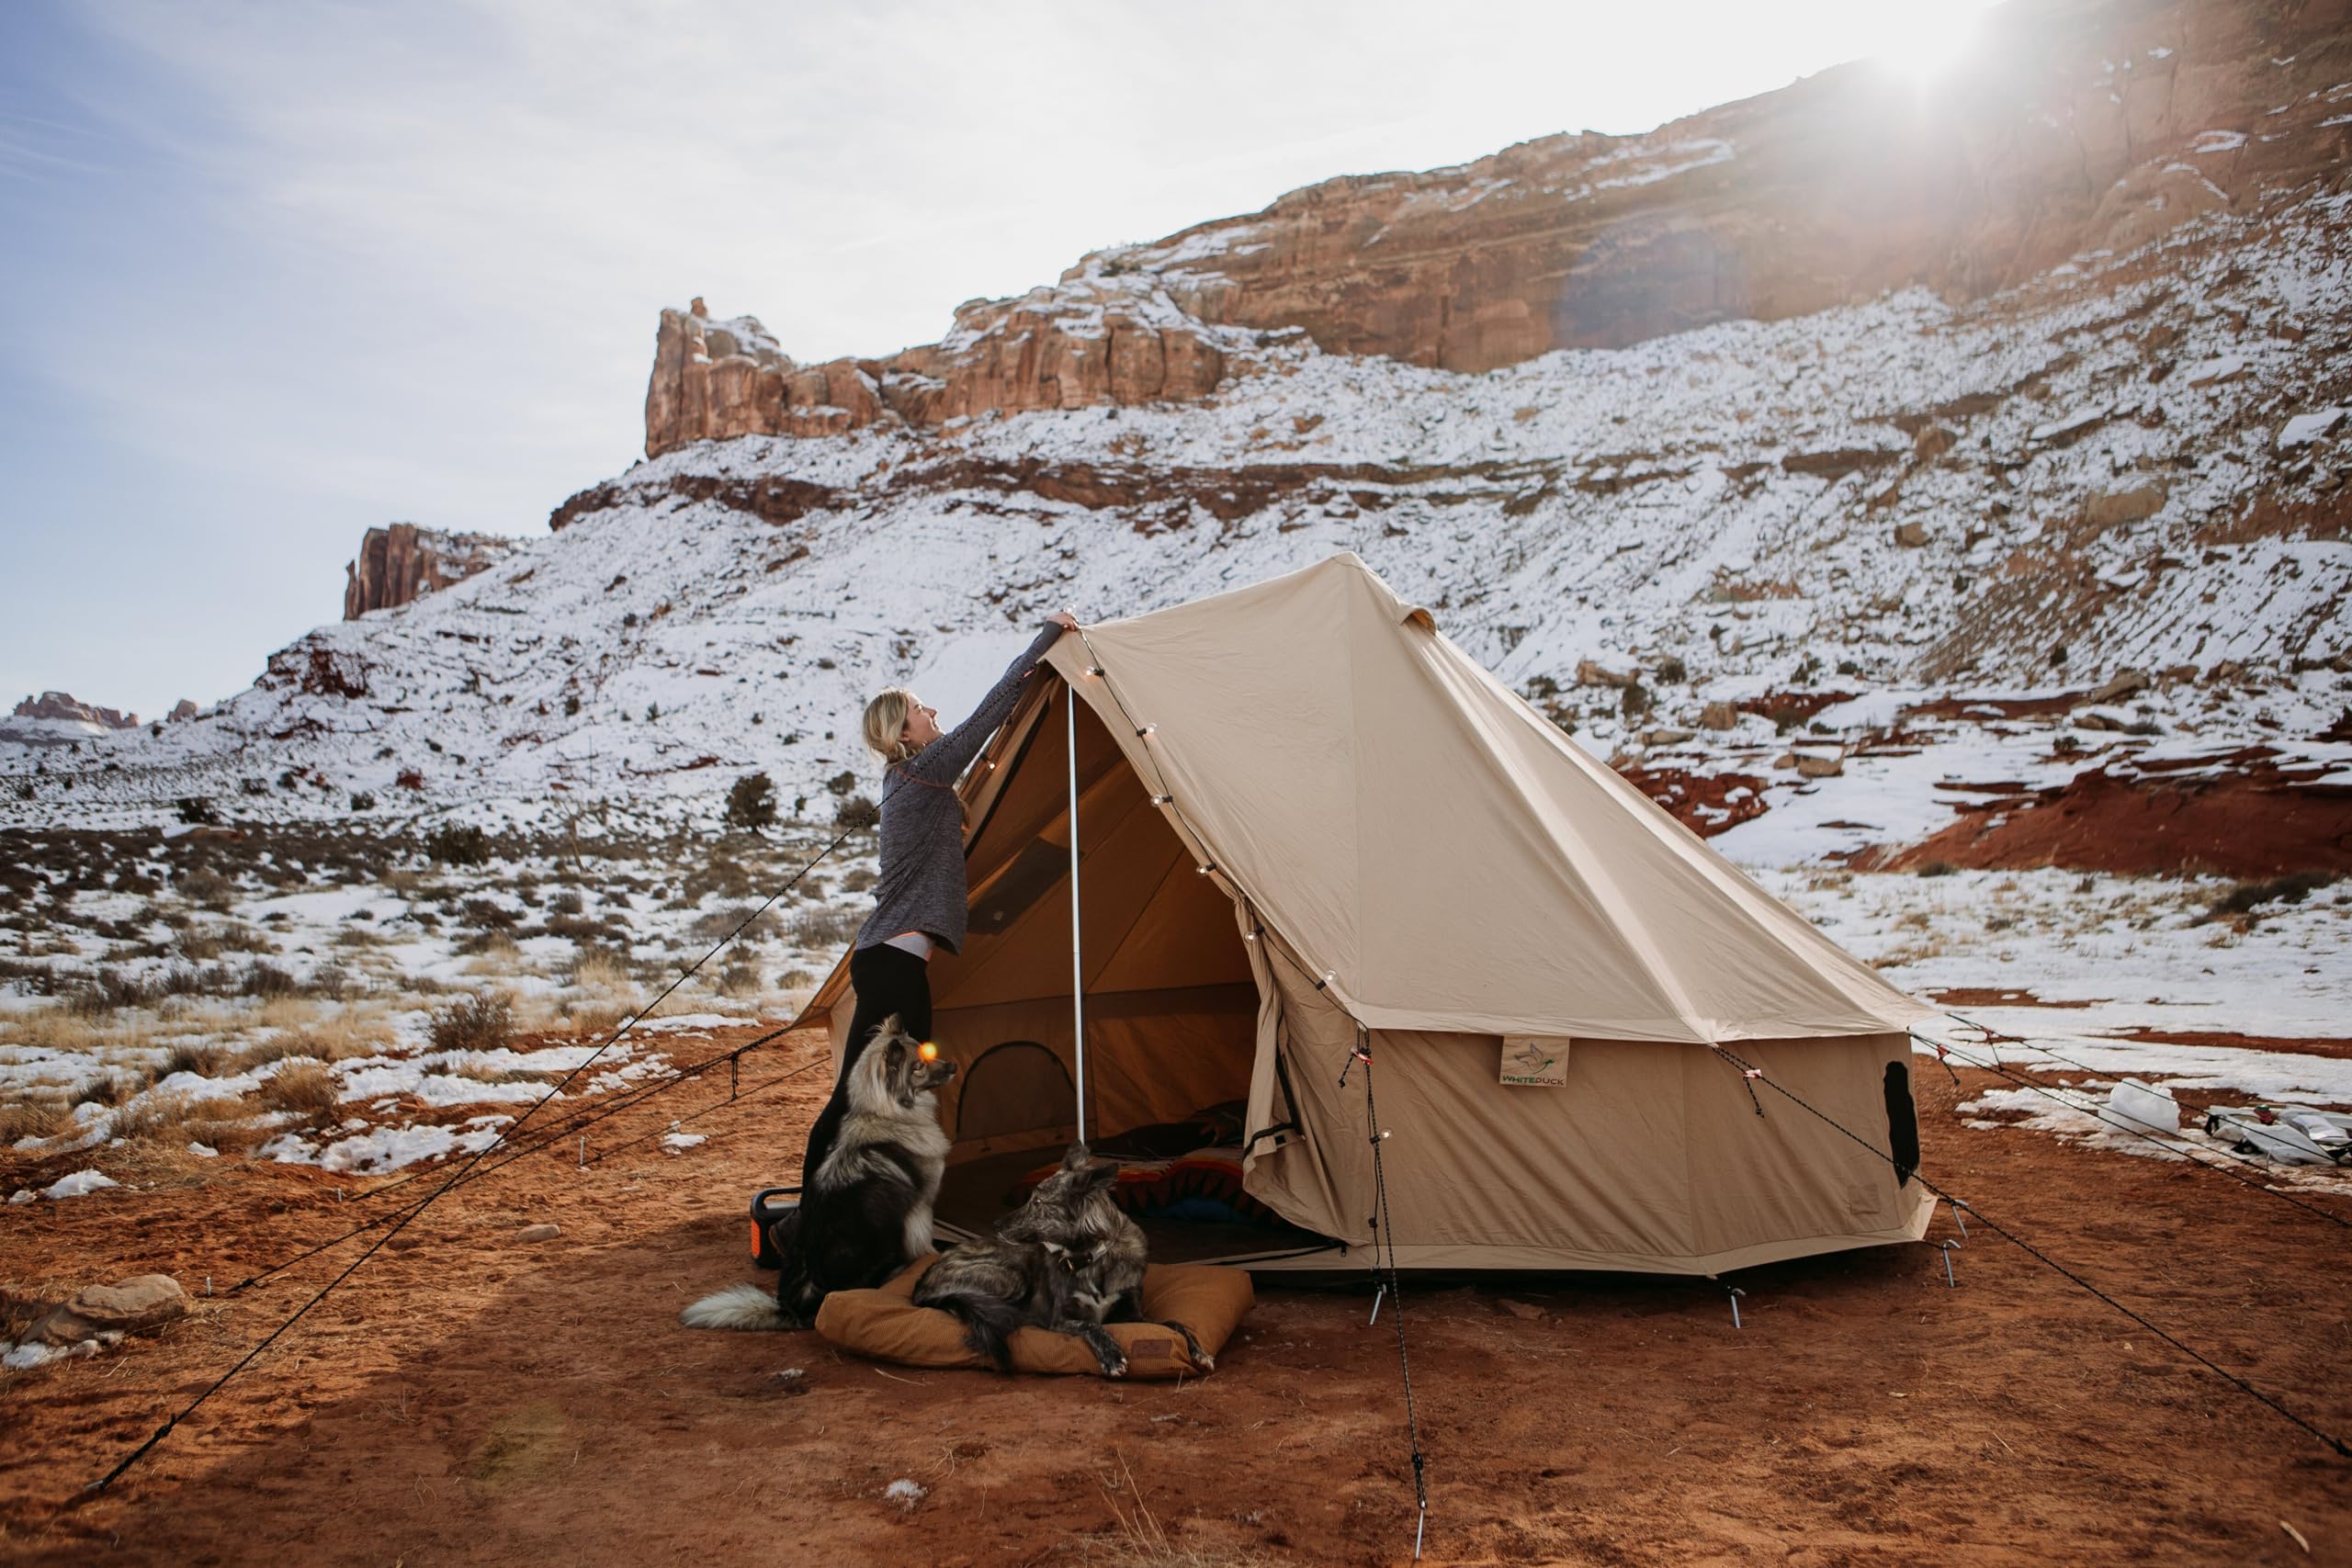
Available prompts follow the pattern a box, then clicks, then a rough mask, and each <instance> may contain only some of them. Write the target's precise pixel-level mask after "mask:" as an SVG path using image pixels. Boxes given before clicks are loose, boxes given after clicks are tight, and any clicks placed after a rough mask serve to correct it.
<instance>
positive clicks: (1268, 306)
mask: <svg viewBox="0 0 2352 1568" xmlns="http://www.w3.org/2000/svg"><path fill="white" fill-rule="evenodd" d="M2347 19H2352V0H2317V3H2313V4H2305V5H2291V4H2288V3H2286V0H2261V3H2249V4H2236V3H2223V0H2174V3H2171V4H2142V5H2129V6H2118V5H2091V4H2082V3H2072V4H2069V3H2064V0H2055V3H2052V4H2048V5H2041V6H2022V5H2018V6H2004V7H2001V8H2000V9H1999V10H1997V11H1996V12H1994V13H1992V14H1991V15H1990V16H1989V17H1987V19H1986V21H1985V26H1984V33H1985V36H1984V37H1983V38H1981V39H1979V40H1978V43H1977V46H1976V48H1975V49H1974V51H1973V62H1972V63H1970V64H1967V65H1964V66H1962V67H1961V68H1959V69H1957V70H1956V71H1955V72H1953V73H1951V74H1950V75H1948V76H1947V77H1946V78H1945V79H1943V80H1941V81H1940V82H1938V83H1936V84H1934V85H1930V86H1927V87H1922V86H1919V85H1916V84H1914V83H1913V82H1911V81H1910V80H1908V79H1907V78H1905V77H1903V76H1901V75H1900V74H1899V73H1894V72H1891V71H1888V70H1886V69H1884V68H1883V67H1880V66H1878V65H1875V64H1873V63H1871V62H1860V63H1857V64H1852V65H1847V66H1841V67H1838V68H1837V69H1835V70H1830V71H1826V72H1823V73H1820V74H1818V75H1816V76H1813V77H1809V78H1807V79H1805V80H1804V81H1802V82H1799V83H1797V84H1795V85H1792V86H1790V87H1787V88H1783V89H1781V90H1780V91H1778V92H1773V93H1767V94H1763V95H1761V96H1758V97H1754V98H1750V99H1747V100H1745V101H1744V102H1740V103H1735V104H1729V105H1724V106H1723V107H1718V108H1713V109H1710V110H1707V111H1706V112H1704V113H1702V114H1698V115H1693V116H1691V117H1690V118H1686V119H1682V120H1678V121H1676V122H1674V123H1673V124H1670V125H1667V126H1664V127H1661V128H1660V129H1659V130H1656V131H1653V132H1651V133H1649V134H1647V135H1643V136H1605V135H1601V134H1600V133H1598V132H1593V131H1586V132H1582V133H1580V134H1568V135H1559V136H1552V137H1546V138H1544V139H1541V140H1539V141H1530V142H1526V143H1523V144H1521V145H1520V146H1517V147H1512V148H1509V149H1506V150H1505V151H1503V152H1498V153H1496V154H1494V155H1493V156H1491V157H1487V158H1482V159H1479V160H1478V161H1476V163H1472V164H1461V165H1458V166H1455V167H1453V168H1445V169H1437V170H1432V171H1430V172H1428V173H1425V174H1384V175H1351V176H1348V177H1344V178H1340V179H1335V180H1329V181H1327V182H1325V183H1323V184H1321V185H1317V186H1309V187H1307V188H1306V189H1304V190H1298V191H1294V192H1292V193H1291V194H1289V195H1287V196H1284V197H1281V198H1280V199H1279V200H1277V201H1275V202H1274V203H1273V205H1272V206H1271V207H1269V208H1267V209H1265V210H1263V211H1261V212H1258V213H1254V214H1251V215H1249V216H1246V217H1240V218H1231V219H1225V220H1218V221H1216V222H1213V223H1206V224H1203V225H1201V226H1199V227H1197V228H1193V229H1189V230H1186V231H1182V233H1179V234H1175V235H1172V236H1170V238H1168V239H1165V240H1161V241H1159V242H1157V243H1152V244H1147V245H1138V246H1132V247H1126V248H1123V249H1118V250H1111V251H1104V252H1100V253H1097V254H1092V255H1089V256H1087V257H1086V258H1084V259H1083V260H1082V261H1080V263H1079V265H1077V266H1075V267H1073V268H1071V269H1070V270H1069V272H1067V273H1065V274H1064V275H1063V276H1062V279H1061V281H1060V282H1059V283H1058V284H1057V285H1055V286H1053V287H1051V288H1039V289H1035V290H1032V291H1031V292H1030V293H1029V294H1027V295H1025V296H1023V298H1021V299H1013V300H997V301H975V302H973V303H971V304H967V305H966V306H964V307H962V308H960V309H959V310H957V312H956V325H955V329H954V331H953V332H951V333H949V335H948V336H947V337H946V338H945V339H944V340H943V341H942V342H940V343H938V344H930V345H927V346H924V347H920V348H912V349H908V350H906V351H904V352H902V353H900V354H898V355H893V356H891V357H890V358H888V359H880V360H875V359H844V360H836V361H833V362H831V363H830V364H826V365H821V366H814V367H801V366H797V365H795V364H794V363H793V361H792V360H790V359H789V358H787V357H786V356H785V355H783V354H782V353H781V351H780V350H779V349H778V348H777V347H776V345H775V341H774V340H773V339H772V338H770V337H769V335H768V334H767V333H766V332H765V331H764V329H763V328H761V326H760V325H759V323H758V322H757V321H753V320H752V318H750V317H740V318H736V319H735V320H733V321H711V320H709V319H708V317H707V312H706V311H705V310H703V308H702V302H701V301H700V300H696V301H695V308H694V309H693V310H687V311H677V310H665V311H663V312H662V324H661V329H660V333H659V336H658V338H657V342H656V355H655V363H654V370H653V376H652V380H651V384H650V387H649V388H648V390H647V395H646V451H647V453H648V455H649V456H658V455H660V454H661V453H662V452H665V451H668V450H670V449H672V448H673V447H676V446H682V445H684V444H685V443H687V442H690V441H695V440H700V439H704V438H708V437H724V436H729V435H741V434H786V435H811V434H835V433H838V432H840V431H843V430H849V429H854V428H857V427H859V426H862V425H865V424H870V423H875V422H876V421H878V420H887V419H891V418H898V419H902V420H904V421H906V422H907V423H910V424H915V425H935V424H939V423H944V422H946V421H949V420H952V419H955V418H956V417H958V416H960V415H967V414H978V413H981V412H987V411H990V410H1002V411H1005V412H1016V411H1020V410H1024V409H1037V408H1075V407H1083V406H1087V405H1090V404H1102V403H1114V404H1117V403H1135V402H1146V401H1151V400H1159V399H1169V400H1182V399H1193V398H1200V397H1204V396H1206V395H1207V394H1208V393H1209V392H1211V391H1212V390H1214V389H1215V388H1216V385H1217V382H1218V380H1219V379H1220V378H1222V377H1223V376H1224V375H1226V374H1227V372H1228V370H1229V369H1231V368H1234V366H1233V364H1232V363H1231V361H1232V360H1233V357H1234V356H1235V355H1237V354H1240V355H1245V356H1246V354H1247V350H1248V349H1249V347H1250V345H1252V344H1254V343H1256V342H1257V341H1259V336H1260V334H1262V333H1283V332H1296V331H1304V332H1305V333H1307V334H1308V335H1309V336H1310V337H1312V339H1313V340H1314V341H1315V343H1316V344H1317V345H1318V346H1319V347H1321V348H1323V349H1324V350H1326V351H1327V352H1332V353H1345V354H1376V355H1388V356H1391V357H1393V358H1397V359H1402V360H1406V361H1408V362H1410V363H1412V364H1416V365H1426V366H1435V367H1442V368H1445V369H1450V370H1460V371H1483V370H1488V369H1492V368H1495V367H1498V366H1504V365H1510V364H1515V363H1518V362H1520V361H1522V360H1525V359H1529V358H1532V357H1534V356H1536V355H1542V354H1544V353H1547V352H1550V351H1551V350H1554V349H1559V348H1617V347H1623V346H1625V345H1627V344H1634V343H1638V342H1641V341H1643V340H1644V339H1646V338H1650V337H1655V336H1657V335H1659V334H1661V333H1672V332H1678V331H1681V330H1684V329H1687V328H1691V327H1695V326H1701V325H1703V324H1706V323H1708V322H1713V321H1724V320H1726V319H1730V318H1740V317H1746V318H1755V319H1759V320H1767V321H1770V320H1779V319H1781V318H1785V317H1790V316H1795V315H1802V314H1805V313H1809V312H1812V311H1815V310H1822V309H1825V308H1826V307H1829V306H1833V305H1838V304H1843V303H1848V302H1850V301H1853V300H1856V299H1866V298H1869V297H1871V296H1874V295H1877V294H1879V293H1882V292H1883V291H1885V290H1888V289H1892V288H1904V287H1908V286H1913V285H1924V286H1926V287H1928V288H1934V289H1936V290H1938V291H1939V292H1940V293H1942V294H1944V295H1945V296H1946V297H1947V298H1950V299H1974V298H1981V297H1983V296H1985V295H1986V294H1990V293H1993V292H1995V291H1996V290H1999V289H2001V288H2007V287H2009V286H2011V285H2013V284H2016V283H2018V282H2020V281H2022V280H2024V279H2026V278H2028V277H2030V276H2037V275H2039V274H2041V272H2043V271H2045V270H2047V269H2048V268H2050V267H2052V266H2053V265H2058V264H2061V263H2064V261H2066V260H2067V259H2068V258H2069V257H2072V256H2076V255H2080V254H2086V253H2098V252H2112V253H2116V254H2120V253H2122V252H2124V251H2128V250H2131V249H2132V248H2134V247H2137V246H2140V245H2143V244H2145V243H2148V242H2150V241H2152V240H2154V239H2156V238H2158V237H2160V236H2162V235H2163V234H2164V233H2165V232H2166V231H2170V230H2172V229H2174V228H2176V227H2177V226H2178V225H2181V224H2183V223H2187V222H2189V221H2192V220H2196V219H2198V218H2199V217H2202V216H2205V215H2207V214H2210V213H2214V212H2236V211H2243V210H2245V208H2246V207H2247V206H2248V205H2250V204H2251V203H2253V202H2255V201H2256V200H2257V199H2259V197H2261V196H2262V195H2263V193H2265V192H2269V191H2278V190H2281V189H2284V188H2285V187H2287V186H2292V185H2294V184H2296V183H2297V182H2299V181H2301V180H2302V179H2304V178H2305V177H2307V176H2309V175H2314V174H2321V173H2324V171H2325V170H2327V169H2328V168H2329V167H2331V166H2333V165H2334V164H2337V163H2339V162H2340V161H2342V160H2343V159H2344V158H2345V157H2346V155H2347V153H2348V152H2352V135H2347V132H2346V127H2345V124H2344V117H2343V116H2342V115H2341V114H2340V113H2332V112H2331V110H2339V109H2340V107H2341V106H2340V105H2337V104H2335V102H2334V101H2333V100H2332V99H2330V98H2328V97H2327V96H2326V94H2327V91H2328V90H2329V89H2330V88H2331V87H2332V86H2333V85H2335V84H2337V83H2340V82H2342V81H2344V80H2345V79H2346V78H2347V77H2352V33H2348V32H2347V30H2346V26H2345V24H2346V21H2347Z"/></svg>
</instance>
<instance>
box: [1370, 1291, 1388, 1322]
mask: <svg viewBox="0 0 2352 1568" xmlns="http://www.w3.org/2000/svg"><path fill="white" fill-rule="evenodd" d="M1387 1293H1388V1287H1387V1285H1385V1283H1384V1284H1383V1285H1381V1286H1380V1288H1379V1289H1377V1290H1375V1291H1374V1292H1372V1315H1371V1316H1370V1317H1368V1318H1366V1319H1364V1326H1365V1327H1366V1328H1370V1327H1371V1326H1372V1325H1374V1324H1375V1323H1378V1322H1379V1321H1380V1298H1381V1297H1383V1296H1385V1295H1386V1294H1387Z"/></svg>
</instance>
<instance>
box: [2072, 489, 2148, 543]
mask: <svg viewBox="0 0 2352 1568" xmlns="http://www.w3.org/2000/svg"><path fill="white" fill-rule="evenodd" d="M2164 504H2165V487H2164V486H2162V485H2139V486H2136V487H2134V488H2133V489H2131V490H2121V491H2112V492H2110V493H2108V494H2104V495H2094V496H2092V497H2091V498H2090V499H2089V500H2088V501H2086V502H2083V527H2084V529H2085V530H2086V532H2089V533H2093V534H2103V533H2105V532H2106V531H2107V530H2109V528H2120V527H2122V526H2123V525H2126V524H2129V523H2138V522H2141V521H2142V520H2143V519H2145V518H2149V517H2154V515H2155V514H2156V513H2159V512H2161V511H2163V510H2164Z"/></svg>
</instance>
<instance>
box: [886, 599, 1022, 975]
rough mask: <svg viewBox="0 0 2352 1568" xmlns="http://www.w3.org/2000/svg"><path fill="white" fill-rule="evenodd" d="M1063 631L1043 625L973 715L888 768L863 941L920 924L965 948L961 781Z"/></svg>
mask: <svg viewBox="0 0 2352 1568" xmlns="http://www.w3.org/2000/svg"><path fill="white" fill-rule="evenodd" d="M1061 635H1062V628H1061V627H1059V626H1046V629H1045V630H1043V631H1041V632H1039V633H1038V634H1037V637H1036V640H1035V641H1034V642H1032V643H1031V644H1030V645H1029V647H1028V649H1026V650H1025V651H1023V653H1022V655H1021V657H1020V658H1018V659H1015V660H1013V661H1012V664H1011V666H1009V667H1008V668H1007V669H1006V670H1005V672H1004V674H1003V676H1002V677H1001V679H999V680H998V682H997V683H996V684H995V685H993V686H991V687H989V694H988V695H987V696H985V697H982V698H981V699H980V705H979V706H978V707H976V708H974V709H973V710H972V716H971V717H969V718H967V719H966V720H965V721H964V722H963V723H961V724H959V725H957V726H956V728H953V729H951V730H949V731H948V732H947V733H946V734H944V735H943V736H941V737H940V738H939V739H936V740H934V741H933V742H932V743H931V744H930V745H928V746H926V747H924V748H923V749H922V750H920V751H918V752H916V753H915V754H914V756H913V757H911V758H910V759H909V760H908V761H903V762H894V763H892V764H891V765H890V769H889V771H888V773H885V774H884V775H883V779H882V875H881V879H880V880H879V881H878V882H876V884H875V887H874V913H872V914H871V915H868V916H867V917H866V919H865V925H863V926H861V927H859V928H858V932H857V946H858V947H859V948H860V949H865V948H868V947H877V946H879V945H880V944H882V943H883V942H888V941H889V940H890V939H891V938H892V937H894V936H897V935H898V934H899V932H900V931H921V932H922V933H923V934H924V935H925V936H927V937H929V938H931V940H932V941H933V942H937V943H938V944H939V945H940V946H942V947H944V948H945V949H946V950H947V951H948V952H950V953H960V952H962V951H963V946H964V922H965V919H966V915H967V901H968V899H969V897H970V887H969V885H968V884H967V882H966V881H965V876H964V808H963V807H962V805H961V804H960V803H959V802H958V801H957V800H956V780H957V779H959V778H961V777H963V774H964V770H965V769H966V768H967V767H969V766H971V763H972V759H973V758H975V757H977V756H978V755H979V754H980V748H981V747H983V746H985V745H987V744H988V740H989V736H991V735H994V734H995V733H996V731H997V727H998V726H999V725H1001V724H1002V723H1003V722H1004V721H1005V719H1006V718H1007V717H1008V716H1010V715H1011V714H1012V708H1013V705H1014V704H1015V703H1017V702H1019V701H1020V699H1021V682H1022V681H1023V678H1025V677H1026V676H1027V675H1028V673H1029V671H1032V670H1034V669H1035V668H1036V666H1037V661H1038V660H1040V659H1043V658H1044V657H1045V656H1046V649H1049V648H1051V647H1053V646H1054V641H1055V639H1056V638H1057V637H1060V636H1061Z"/></svg>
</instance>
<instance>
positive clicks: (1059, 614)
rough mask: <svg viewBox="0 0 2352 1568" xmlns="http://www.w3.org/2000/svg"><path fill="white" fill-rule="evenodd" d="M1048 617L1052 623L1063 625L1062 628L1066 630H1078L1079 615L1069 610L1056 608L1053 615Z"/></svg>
mask: <svg viewBox="0 0 2352 1568" xmlns="http://www.w3.org/2000/svg"><path fill="white" fill-rule="evenodd" d="M1046 620H1047V621H1048V622H1049V623H1051V624H1052V625H1054V626H1059V627H1061V629H1062V630H1064V631H1066V632H1074V631H1076V630H1078V617H1077V616H1076V615H1071V614H1070V613H1069V611H1068V610H1056V611H1055V612H1054V613H1053V614H1052V615H1047V616H1046Z"/></svg>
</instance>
